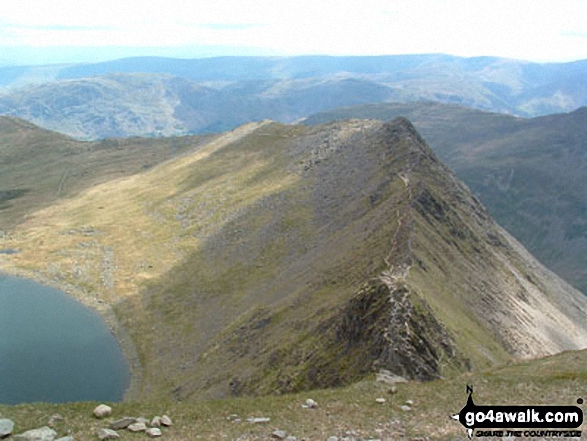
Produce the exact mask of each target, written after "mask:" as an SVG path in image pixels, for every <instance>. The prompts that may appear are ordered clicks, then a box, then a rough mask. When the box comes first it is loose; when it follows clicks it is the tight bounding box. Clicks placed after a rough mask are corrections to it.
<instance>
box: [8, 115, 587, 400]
mask: <svg viewBox="0 0 587 441" xmlns="http://www.w3.org/2000/svg"><path fill="white" fill-rule="evenodd" d="M0 241H1V242H0V248H2V249H4V248H11V249H17V250H19V252H18V253H16V254H6V255H0V266H1V268H2V269H4V270H7V271H20V272H21V273H24V274H34V275H35V276H36V277H37V278H42V279H43V280H46V281H49V282H51V283H56V284H60V285H67V286H68V287H69V289H70V292H71V293H72V294H74V295H76V296H77V297H78V298H80V299H81V300H82V301H85V302H86V303H88V304H94V305H100V304H105V305H111V306H112V307H113V308H114V310H115V311H116V313H117V316H118V319H119V321H120V323H121V324H122V326H123V327H124V329H126V330H127V331H128V332H129V334H130V336H131V337H132V339H133V341H134V343H135V344H136V347H137V351H138V354H139V356H140V362H141V365H142V373H143V376H142V382H141V384H140V387H138V388H136V389H135V390H133V394H136V395H135V396H140V397H142V398H147V397H148V398H155V397H172V398H176V399H188V398H189V399H195V398H203V397H219V396H228V395H233V394H237V395H238V394H264V393H271V392H275V391H281V392H285V391H288V392H289V391H296V390H302V389H308V388H314V387H325V386H335V385H337V386H338V385H344V384H348V383H350V382H353V381H357V380H360V379H361V378H364V377H365V376H367V375H370V374H371V373H372V372H373V371H375V370H377V369H380V368H387V369H390V370H392V371H394V372H396V373H398V374H401V375H405V376H406V377H409V378H419V379H433V378H437V377H439V376H446V375H449V374H451V373H455V372H460V371H463V370H468V369H469V368H471V367H473V368H475V369H477V368H480V367H484V366H488V365H494V364H496V363H500V362H503V361H506V360H509V359H511V358H520V357H536V356H541V355H546V354H550V353H554V352H558V351H560V350H563V349H573V348H583V347H586V346H587V316H586V311H587V301H586V299H585V298H584V297H583V296H582V295H581V294H580V293H578V292H577V291H575V290H573V289H572V288H571V287H570V286H568V285H566V284H565V283H564V282H562V281H561V280H560V279H557V278H556V277H555V276H554V275H552V274H551V273H549V272H548V271H547V270H545V269H544V268H542V267H541V266H540V265H539V264H538V263H537V262H536V261H534V260H533V259H532V258H531V256H529V255H527V253H526V252H525V250H523V249H522V248H521V247H520V245H519V244H517V242H515V240H513V239H512V238H511V237H509V236H508V235H507V234H506V233H505V232H504V231H503V230H501V229H500V228H499V227H498V226H496V225H495V224H494V223H493V222H492V221H491V219H490V218H489V216H488V214H487V213H486V211H485V209H484V208H483V207H482V206H481V204H480V203H479V202H478V201H477V200H476V199H475V198H474V197H473V196H472V195H471V194H470V193H469V191H468V190H467V188H466V187H464V186H463V185H462V184H461V183H460V182H459V181H458V180H457V179H456V178H455V177H454V176H453V175H452V174H451V172H450V171H449V170H448V169H447V168H446V167H444V166H443V165H442V164H440V163H439V162H438V160H437V159H436V158H435V156H434V154H433V153H432V152H431V151H430V150H429V149H428V147H427V146H426V145H425V144H424V142H423V140H422V139H421V138H420V136H419V135H418V133H417V132H416V131H415V130H414V128H413V127H412V126H411V124H410V123H409V122H408V121H407V120H404V119H399V120H396V121H394V122H393V123H389V124H384V123H381V122H376V121H350V122H345V123H334V124H331V125H326V126H317V127H306V126H284V125H281V124H277V123H272V122H268V121H265V122H261V123H255V124H249V125H246V126H243V127H240V128H239V129H237V130H235V131H233V132H229V133H226V134H224V135H222V136H219V137H216V138H214V139H213V140H211V141H210V142H209V143H207V144H206V145H203V146H201V147H200V148H198V149H195V150H193V151H191V152H190V153H188V154H185V155H183V156H180V157H178V158H176V159H173V160H170V161H167V162H165V163H162V164H160V165H158V166H155V167H153V168H151V169H150V170H147V171H143V172H141V173H137V174H134V175H132V176H127V177H119V178H116V179H112V180H109V181H108V182H105V183H103V184H100V185H95V186H93V187H91V188H88V189H86V190H84V191H82V192H81V193H80V194H78V195H76V196H74V197H70V198H67V199H63V200H60V201H57V202H56V203H54V204H52V205H50V206H48V207H46V208H43V209H40V210H38V211H36V212H35V213H32V214H31V215H30V216H29V217H28V218H27V219H26V221H25V222H23V223H21V224H20V225H18V226H17V227H15V228H14V229H13V230H12V231H10V234H8V235H5V236H4V237H3V238H1V239H0Z"/></svg>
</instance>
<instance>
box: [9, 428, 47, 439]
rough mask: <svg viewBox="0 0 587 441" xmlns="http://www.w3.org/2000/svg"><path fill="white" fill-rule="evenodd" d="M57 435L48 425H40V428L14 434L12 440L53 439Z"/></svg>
mask: <svg viewBox="0 0 587 441" xmlns="http://www.w3.org/2000/svg"><path fill="white" fill-rule="evenodd" d="M56 436H57V432H55V431H54V430H53V429H51V428H50V427H47V426H45V427H41V428H40V429H33V430H27V431H26V432H24V433H20V434H18V435H14V436H13V437H12V439H13V440H14V441H54V440H55V437H56Z"/></svg>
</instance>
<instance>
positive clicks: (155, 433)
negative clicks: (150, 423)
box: [146, 427, 161, 438]
mask: <svg viewBox="0 0 587 441" xmlns="http://www.w3.org/2000/svg"><path fill="white" fill-rule="evenodd" d="M146 433H147V436H148V437H149V438H157V437H160V436H161V429H158V428H157V427H151V428H149V429H147V432H146Z"/></svg>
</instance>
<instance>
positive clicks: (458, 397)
mask: <svg viewBox="0 0 587 441" xmlns="http://www.w3.org/2000/svg"><path fill="white" fill-rule="evenodd" d="M467 384H472V385H473V386H474V390H475V402H476V403H478V404H494V405H503V404H537V405H538V404H557V405H575V404H576V403H577V400H578V399H579V398H583V400H585V399H586V398H587V351H580V352H566V353H563V354H559V355H557V356H554V357H547V358H544V359H541V360H535V361H529V362H524V363H518V364H511V365H507V366H504V367H502V368H499V369H495V370H492V371H491V372H485V373H480V374H465V375H462V376H459V377H457V378H453V379H445V380H437V381H432V382H425V383H420V382H407V383H402V382H399V383H395V384H393V382H389V381H387V382H386V381H376V380H375V379H373V380H369V381H363V382H361V383H357V384H355V385H353V386H351V387H348V388H341V389H330V390H316V391H310V392H306V393H301V394H291V395H279V396H268V397H257V398H229V399H225V400H216V401H195V402H150V403H149V402H141V403H138V402H123V403H110V404H109V406H110V407H111V408H112V412H111V413H110V414H107V415H105V416H104V417H103V418H97V417H95V415H94V410H95V408H96V407H97V405H98V404H99V403H69V404H23V405H18V406H0V420H2V419H10V420H11V421H13V422H14V430H13V431H12V433H13V435H12V439H17V438H16V436H15V435H16V434H22V433H23V432H26V431H28V430H31V429H39V428H42V427H44V426H47V427H50V428H51V429H52V430H54V431H55V435H54V437H53V438H48V439H51V440H55V441H56V440H57V439H60V438H63V437H68V436H69V437H71V438H73V440H75V441H77V440H89V441H91V440H98V439H99V436H98V434H99V432H100V429H104V428H109V427H110V425H111V424H112V423H115V422H116V421H120V420H121V419H123V418H124V417H127V416H130V417H133V418H135V419H136V418H144V421H145V426H150V425H151V423H152V421H153V419H154V417H155V416H163V415H168V416H169V417H170V419H171V420H172V425H170V426H161V427H160V430H161V433H162V436H161V437H160V438H158V439H162V440H169V441H179V440H240V441H245V440H271V439H287V440H288V441H293V440H294V439H295V440H298V441H301V440H308V441H310V440H312V441H314V440H324V441H326V440H328V441H335V440H338V441H342V440H347V441H350V440H355V441H358V440H399V439H402V440H413V441H416V440H419V441H423V440H464V439H466V433H465V431H464V429H463V427H462V426H461V425H460V424H459V423H458V422H455V421H453V420H451V419H450V415H451V414H452V413H455V412H458V411H460V409H461V408H462V407H463V406H464V405H465V402H466V396H467V395H466V393H465V392H466V385H467ZM308 400H312V401H308ZM582 408H583V410H585V404H583V405H582ZM56 414H58V416H57V415H56ZM581 429H582V432H583V436H582V438H581V439H583V440H585V439H587V430H586V429H585V424H584V425H583V427H582V428H580V429H579V430H581ZM117 432H118V435H119V439H121V440H139V439H150V438H149V437H148V436H147V434H146V433H145V431H142V430H141V431H138V432H135V433H133V432H131V431H129V430H128V429H127V428H125V429H120V430H118V431H117ZM288 437H289V438H288ZM71 438H66V440H67V441H71ZM7 439H10V438H7ZM40 439H42V438H39V440H40ZM484 439H489V438H484ZM518 439H520V438H518ZM559 439H560V438H559ZM573 439H577V438H573ZM63 441H65V440H63Z"/></svg>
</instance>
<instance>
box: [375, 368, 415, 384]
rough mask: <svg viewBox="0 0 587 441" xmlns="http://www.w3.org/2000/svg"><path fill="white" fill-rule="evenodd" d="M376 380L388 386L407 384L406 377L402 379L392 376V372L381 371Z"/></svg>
mask: <svg viewBox="0 0 587 441" xmlns="http://www.w3.org/2000/svg"><path fill="white" fill-rule="evenodd" d="M376 380H377V381H379V382H381V383H387V384H396V383H407V382H408V380H406V379H405V378H404V377H400V376H399V375H395V374H392V373H391V372H389V371H387V370H385V369H381V370H380V371H379V372H378V373H377V376H376Z"/></svg>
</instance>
